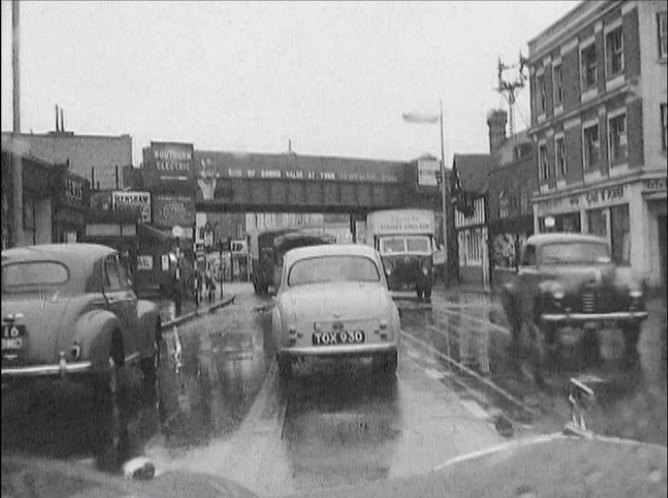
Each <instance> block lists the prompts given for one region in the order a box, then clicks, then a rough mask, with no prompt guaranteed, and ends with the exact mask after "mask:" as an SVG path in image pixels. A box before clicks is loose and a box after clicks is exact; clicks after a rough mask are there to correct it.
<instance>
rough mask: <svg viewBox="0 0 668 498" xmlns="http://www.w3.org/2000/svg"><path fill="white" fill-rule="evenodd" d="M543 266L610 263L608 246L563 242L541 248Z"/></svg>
mask: <svg viewBox="0 0 668 498" xmlns="http://www.w3.org/2000/svg"><path fill="white" fill-rule="evenodd" d="M540 254H541V257H540V259H541V262H542V263H543V264H547V265H549V264H555V263H561V264H601V263H609V262H610V251H608V246H606V245H605V244H600V243H596V242H562V243H554V244H546V245H544V246H543V247H542V248H541V251H540Z"/></svg>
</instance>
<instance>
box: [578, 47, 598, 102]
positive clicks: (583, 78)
mask: <svg viewBox="0 0 668 498" xmlns="http://www.w3.org/2000/svg"><path fill="white" fill-rule="evenodd" d="M592 50H593V54H594V56H593V58H592V61H593V65H592V67H591V68H587V67H586V65H585V54H586V53H588V52H589V51H592ZM587 69H592V70H593V75H594V80H593V82H592V83H587V74H588V73H587ZM597 73H598V61H597V60H596V43H595V42H591V43H589V44H587V45H585V46H583V47H580V85H581V86H582V89H581V93H585V92H587V91H588V90H592V89H595V88H597V85H598V74H597Z"/></svg>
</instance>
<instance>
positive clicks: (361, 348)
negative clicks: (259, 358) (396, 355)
mask: <svg viewBox="0 0 668 498" xmlns="http://www.w3.org/2000/svg"><path fill="white" fill-rule="evenodd" d="M396 350H397V344H396V343H395V342H388V343H380V344H363V345H357V346H355V347H350V346H346V345H341V346H317V347H310V346H307V347H304V346H301V347H287V348H283V349H281V354H284V355H288V356H322V357H326V356H370V355H374V354H379V353H391V352H392V351H396Z"/></svg>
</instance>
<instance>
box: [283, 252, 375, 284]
mask: <svg viewBox="0 0 668 498" xmlns="http://www.w3.org/2000/svg"><path fill="white" fill-rule="evenodd" d="M379 281H380V273H379V271H378V267H377V266H376V263H374V262H373V261H372V260H371V259H369V258H366V257H364V256H348V255H346V256H321V257H314V258H308V259H302V260H300V261H297V262H296V263H294V264H293V265H292V267H291V268H290V272H289V274H288V285H289V286H290V287H294V286H297V285H306V284H314V283H322V282H379Z"/></svg>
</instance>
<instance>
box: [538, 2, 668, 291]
mask: <svg viewBox="0 0 668 498" xmlns="http://www.w3.org/2000/svg"><path fill="white" fill-rule="evenodd" d="M667 36H668V35H667V28H666V2H665V1H619V0H605V1H600V0H599V1H587V2H582V3H580V4H578V5H577V6H576V7H575V8H574V9H573V10H571V11H570V12H569V13H568V14H566V15H565V16H564V17H563V18H561V19H559V20H558V21H556V22H555V23H554V24H553V25H552V26H550V27H549V28H548V29H546V30H545V31H544V32H542V33H541V34H539V35H538V36H537V37H535V38H534V39H532V40H531V41H530V42H529V62H528V65H529V76H530V88H531V128H530V130H529V132H530V135H531V137H532V139H533V140H534V142H535V144H536V146H537V164H536V173H537V175H538V184H539V188H538V189H537V191H536V192H535V194H536V195H535V196H534V198H533V212H534V230H535V231H536V232H539V231H545V220H546V219H547V218H548V217H550V218H552V219H553V220H554V222H555V225H554V226H555V229H557V230H573V231H582V232H591V233H596V234H599V235H602V236H604V237H607V238H608V240H609V241H610V243H611V246H612V251H613V256H614V258H615V259H616V260H617V261H618V262H620V263H629V264H630V265H631V266H632V268H633V269H634V271H635V272H636V273H637V274H638V276H639V277H640V278H643V279H644V280H645V282H646V283H648V284H650V285H659V284H661V283H662V282H663V281H665V278H666V211H667V209H666V199H667V196H666V142H668V139H667V137H666V121H667V118H666V61H667V49H666V39H667ZM551 221H552V220H551Z"/></svg>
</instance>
